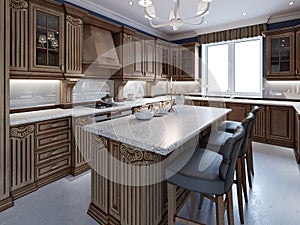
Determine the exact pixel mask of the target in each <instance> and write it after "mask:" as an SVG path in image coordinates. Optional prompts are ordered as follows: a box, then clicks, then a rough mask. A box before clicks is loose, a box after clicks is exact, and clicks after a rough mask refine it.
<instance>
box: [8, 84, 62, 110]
mask: <svg viewBox="0 0 300 225" xmlns="http://www.w3.org/2000/svg"><path fill="white" fill-rule="evenodd" d="M59 90H60V82H59V81H57V80H13V79H11V80H10V109H21V108H31V107H37V106H48V105H59V100H60V95H59Z"/></svg>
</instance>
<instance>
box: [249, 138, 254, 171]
mask: <svg viewBox="0 0 300 225" xmlns="http://www.w3.org/2000/svg"><path fill="white" fill-rule="evenodd" d="M248 149H249V156H250V165H251V166H250V169H251V172H252V175H253V176H254V163H253V150H252V140H251V139H250V140H249V145H248Z"/></svg>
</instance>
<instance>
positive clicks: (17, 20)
mask: <svg viewBox="0 0 300 225" xmlns="http://www.w3.org/2000/svg"><path fill="white" fill-rule="evenodd" d="M9 3H10V21H11V22H10V36H11V41H10V54H11V55H10V70H13V71H27V70H28V2H27V1H25V0H22V1H16V0H10V1H9Z"/></svg>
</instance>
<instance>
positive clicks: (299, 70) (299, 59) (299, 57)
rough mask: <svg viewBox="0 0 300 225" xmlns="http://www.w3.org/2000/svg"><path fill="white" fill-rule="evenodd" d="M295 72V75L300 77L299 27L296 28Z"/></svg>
mask: <svg viewBox="0 0 300 225" xmlns="http://www.w3.org/2000/svg"><path fill="white" fill-rule="evenodd" d="M295 43H296V70H295V75H296V76H298V77H299V76H300V25H299V26H297V27H296V42H295Z"/></svg>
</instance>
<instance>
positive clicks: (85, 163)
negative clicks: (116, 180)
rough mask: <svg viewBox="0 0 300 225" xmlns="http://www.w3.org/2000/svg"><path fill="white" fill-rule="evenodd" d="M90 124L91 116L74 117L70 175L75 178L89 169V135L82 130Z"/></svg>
mask: <svg viewBox="0 0 300 225" xmlns="http://www.w3.org/2000/svg"><path fill="white" fill-rule="evenodd" d="M90 123H92V116H83V117H76V118H74V119H73V128H74V141H73V143H74V144H73V147H72V167H71V174H72V175H73V176H76V175H78V174H80V173H82V172H84V171H86V170H88V169H90V165H89V163H90V161H91V152H90V149H91V148H90V147H88V146H89V145H91V143H92V141H91V133H89V132H86V131H85V130H84V129H83V126H84V125H87V124H90Z"/></svg>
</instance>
